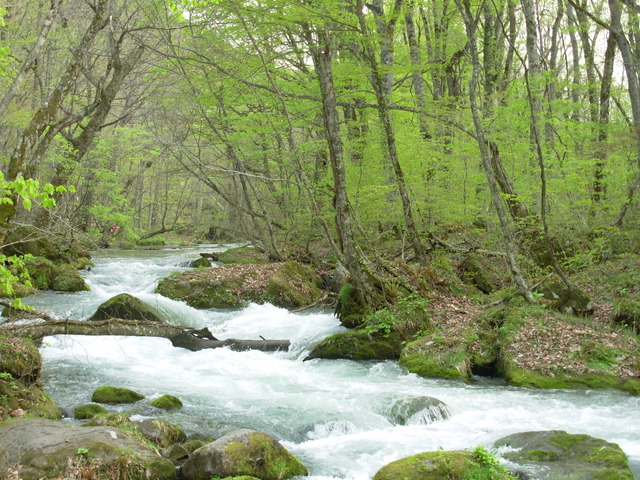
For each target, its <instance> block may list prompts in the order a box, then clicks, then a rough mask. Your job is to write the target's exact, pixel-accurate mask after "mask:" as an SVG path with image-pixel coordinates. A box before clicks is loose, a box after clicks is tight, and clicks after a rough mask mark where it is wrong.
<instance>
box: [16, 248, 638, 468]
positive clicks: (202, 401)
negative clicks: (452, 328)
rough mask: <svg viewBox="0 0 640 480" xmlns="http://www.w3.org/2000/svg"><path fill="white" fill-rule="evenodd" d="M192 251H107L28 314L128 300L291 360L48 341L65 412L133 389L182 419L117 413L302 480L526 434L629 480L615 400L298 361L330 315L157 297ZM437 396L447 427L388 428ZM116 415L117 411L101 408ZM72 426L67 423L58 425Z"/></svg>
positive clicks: (152, 345)
mask: <svg viewBox="0 0 640 480" xmlns="http://www.w3.org/2000/svg"><path fill="white" fill-rule="evenodd" d="M224 248H226V247H205V246H199V247H197V248H195V247H189V248H177V249H169V248H167V249H163V250H156V251H104V252H99V253H98V254H96V256H95V257H94V259H93V261H94V263H95V268H93V269H92V271H90V272H87V274H86V280H87V282H88V284H89V286H90V287H91V291H89V292H80V293H75V294H61V293H54V292H42V293H39V294H38V295H36V296H33V297H30V298H28V299H26V300H25V303H29V304H31V305H34V306H36V307H37V308H40V309H44V310H46V311H49V312H51V313H52V314H53V315H55V316H57V317H60V318H73V319H85V318H87V317H88V316H90V315H91V314H92V313H93V312H94V311H95V309H96V308H97V307H98V305H100V304H101V303H102V302H104V301H106V300H107V299H109V298H111V297H112V296H114V295H116V294H118V293H123V292H126V293H130V294H132V295H135V296H137V297H138V298H140V299H141V300H143V301H144V302H146V303H147V304H149V305H151V306H153V307H154V308H155V309H156V310H157V312H158V313H159V314H160V315H161V316H162V317H163V318H164V319H165V320H166V321H169V322H172V323H175V324H179V325H185V326H191V327H198V328H201V327H204V326H207V327H209V329H210V330H211V331H212V332H213V334H214V335H215V336H217V337H218V338H221V339H223V338H229V337H234V338H247V339H258V338H259V336H263V337H265V338H272V339H290V340H291V342H292V346H291V349H290V350H289V351H288V352H277V353H264V352H258V351H249V352H233V351H230V350H228V349H226V348H225V349H215V350H204V351H199V352H191V351H187V350H184V349H180V348H174V347H173V346H172V345H171V344H170V342H169V341H168V340H166V339H161V338H145V337H90V336H56V337H47V338H45V341H44V344H43V347H42V349H41V351H42V354H43V357H44V384H45V387H46V390H47V391H48V392H49V394H50V395H51V396H52V397H53V399H54V400H55V401H56V402H57V403H58V404H59V405H60V406H61V408H63V410H65V411H67V412H72V411H73V408H74V407H75V406H78V405H81V404H84V403H89V402H90V399H91V393H92V392H93V390H94V389H95V388H96V387H98V386H100V385H115V386H123V387H128V388H132V389H134V390H136V391H138V392H140V393H142V394H144V395H146V396H147V400H149V399H152V398H154V397H157V396H160V395H163V394H165V393H169V394H172V395H175V396H177V397H179V398H180V399H181V400H182V401H183V403H184V407H183V408H182V409H180V410H178V411H176V412H171V413H166V412H164V411H161V410H157V409H155V408H153V407H150V406H148V405H147V403H145V401H142V402H139V404H136V405H135V406H133V407H132V406H130V405H129V406H122V407H117V408H120V409H122V410H126V411H127V412H128V413H129V414H132V415H133V417H134V418H147V417H160V418H164V419H166V420H168V421H170V422H172V423H177V424H178V425H180V426H181V427H182V428H183V429H184V430H185V431H186V432H187V433H196V432H197V433H205V434H208V435H211V436H214V437H216V436H219V435H221V434H223V433H225V432H228V431H230V430H234V429H237V428H251V429H255V430H260V431H264V432H266V433H269V434H271V435H273V436H275V437H276V438H278V439H279V440H280V441H281V442H282V443H283V445H284V446H285V447H286V448H287V449H289V450H290V451H291V452H292V453H293V454H295V455H296V456H297V457H298V458H299V459H300V460H301V461H302V462H303V463H304V464H305V465H306V466H307V467H308V468H309V471H310V477H307V478H310V479H311V480H328V479H344V480H368V479H370V478H371V477H372V476H373V475H374V474H375V472H376V471H377V470H378V469H379V468H380V467H382V466H383V465H385V464H387V463H389V462H391V461H393V460H396V459H398V458H402V457H405V456H408V455H412V454H415V453H418V452H422V451H428V450H437V449H439V448H443V449H445V450H452V449H463V448H473V447H475V446H478V445H483V446H485V447H491V445H492V443H493V442H494V441H495V440H497V439H498V438H501V437H503V436H505V435H509V434H511V433H516V432H524V431H532V430H552V429H559V430H566V431H568V432H570V433H587V434H589V435H593V436H595V437H599V438H604V439H606V440H608V441H611V442H615V443H618V444H619V445H620V446H621V447H622V449H623V450H624V451H625V453H626V454H627V455H628V456H629V459H630V461H631V464H632V468H633V470H634V473H635V475H636V477H637V478H640V415H639V413H640V398H638V397H632V396H629V395H626V394H623V393H617V392H602V391H557V390H556V391H540V390H527V389H519V388H513V387H508V386H505V385H502V384H501V383H499V382H497V381H495V380H489V379H478V381H477V382H476V383H474V384H472V385H465V384H462V383H459V382H453V381H444V380H428V379H423V378H420V377H418V376H416V375H413V374H408V373H407V372H406V371H405V370H403V369H402V368H400V367H399V366H398V365H397V364H396V363H395V362H391V361H388V362H355V361H347V360H312V361H308V362H303V359H304V357H305V355H306V353H308V351H309V350H310V349H311V347H312V346H313V345H314V344H315V343H316V342H317V341H319V340H320V339H322V338H323V337H325V336H327V335H330V334H333V333H336V332H340V331H343V330H344V329H343V328H342V327H341V326H340V324H339V322H338V320H337V319H336V318H335V317H334V316H333V314H332V312H329V311H307V312H302V313H297V314H294V313H290V312H288V311H287V310H284V309H280V308H276V307H274V306H272V305H255V304H251V305H248V306H247V307H246V308H243V309H239V310H196V309H193V308H190V307H188V306H187V305H185V304H184V303H181V302H175V301H172V300H169V299H167V298H164V297H162V296H160V295H157V294H155V293H153V292H154V289H155V286H156V284H157V281H158V279H160V278H162V277H165V276H167V275H169V274H170V273H172V272H175V271H180V270H185V267H182V266H180V265H182V264H184V262H187V261H189V260H195V259H196V258H198V257H199V255H198V253H199V252H201V251H208V252H211V251H221V250H223V249H224ZM425 396H427V397H434V398H437V399H439V400H441V401H443V402H445V403H446V405H447V407H448V410H449V412H450V417H449V418H448V419H443V420H437V421H427V418H426V416H425V415H415V416H413V417H411V418H409V419H408V420H407V422H406V424H405V425H396V424H395V423H397V422H395V421H394V420H393V412H392V409H393V407H394V405H396V404H397V402H401V401H406V400H410V399H413V398H417V397H425ZM110 409H111V410H114V408H110ZM69 421H71V420H69Z"/></svg>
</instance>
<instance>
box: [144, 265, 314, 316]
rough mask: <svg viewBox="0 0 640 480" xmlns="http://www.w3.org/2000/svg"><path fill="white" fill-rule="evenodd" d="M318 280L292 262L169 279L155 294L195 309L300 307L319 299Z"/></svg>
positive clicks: (233, 267) (199, 272) (191, 273)
mask: <svg viewBox="0 0 640 480" xmlns="http://www.w3.org/2000/svg"><path fill="white" fill-rule="evenodd" d="M319 284H320V280H319V279H318V278H317V276H316V275H315V274H314V273H313V271H312V270H311V269H310V268H308V267H303V266H302V265H300V264H297V263H296V262H285V263H270V264H265V265H223V266H221V267H218V268H207V269H197V270H190V271H188V272H183V273H178V274H174V275H170V276H168V277H166V278H164V279H162V280H161V281H160V282H159V283H158V287H157V289H156V291H157V293H159V294H161V295H164V296H165V297H167V298H171V299H172V300H181V301H184V302H186V303H187V304H189V305H190V306H192V307H195V308H234V307H241V306H243V305H245V304H246V303H247V302H256V303H265V302H270V303H273V304H274V305H276V306H280V307H301V306H305V305H309V304H312V303H314V302H316V301H318V300H319V299H321V298H322V291H321V290H320V289H319V288H318V285H319Z"/></svg>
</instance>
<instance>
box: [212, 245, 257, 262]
mask: <svg viewBox="0 0 640 480" xmlns="http://www.w3.org/2000/svg"><path fill="white" fill-rule="evenodd" d="M218 261H220V262H222V263H240V264H249V263H251V264H257V265H261V264H265V263H267V256H266V255H265V254H264V253H262V252H259V251H258V250H256V249H255V248H254V247H236V248H230V249H229V250H225V251H224V252H220V253H218Z"/></svg>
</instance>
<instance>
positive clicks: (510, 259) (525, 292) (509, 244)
mask: <svg viewBox="0 0 640 480" xmlns="http://www.w3.org/2000/svg"><path fill="white" fill-rule="evenodd" d="M456 5H457V6H458V9H459V11H460V14H461V15H462V18H463V20H464V25H465V30H466V32H467V37H468V38H469V51H470V53H471V63H472V67H473V70H472V74H471V80H470V82H469V103H470V107H471V114H472V116H473V124H474V126H475V130H476V138H477V141H478V147H479V148H480V156H481V159H482V166H483V168H484V172H485V175H486V177H487V182H488V183H489V188H490V190H491V199H492V201H493V205H494V207H495V209H496V212H497V214H498V219H499V221H500V228H501V230H502V237H503V240H504V245H505V253H506V259H507V264H508V266H509V272H510V273H511V278H512V279H513V282H514V283H515V284H516V287H517V289H518V293H519V294H520V295H522V296H523V297H524V298H525V299H527V301H529V302H532V303H534V302H535V301H536V300H535V297H534V296H533V294H532V293H531V292H530V291H529V288H528V287H527V283H526V280H525V278H524V276H523V275H522V273H521V271H520V267H519V265H518V261H517V259H516V247H515V242H514V240H513V234H512V233H511V228H510V225H509V218H508V216H507V214H506V212H505V211H504V205H503V203H502V197H501V195H500V190H499V188H498V184H497V182H496V179H495V176H494V171H493V168H492V165H491V154H490V152H489V151H488V149H487V142H486V140H485V135H484V127H483V125H482V121H481V119H480V111H479V109H478V104H477V98H476V89H477V84H478V77H479V73H480V58H479V55H478V49H477V46H476V28H477V26H476V23H475V21H474V20H473V17H472V15H471V6H470V5H469V0H456Z"/></svg>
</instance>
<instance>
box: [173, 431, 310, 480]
mask: <svg viewBox="0 0 640 480" xmlns="http://www.w3.org/2000/svg"><path fill="white" fill-rule="evenodd" d="M307 474H308V472H307V469H306V467H305V466H304V465H303V464H302V463H301V462H300V461H299V460H298V459H297V458H296V457H294V456H293V455H292V454H291V453H289V452H288V451H287V450H286V449H285V448H284V447H283V446H282V445H281V444H280V443H279V442H278V441H277V440H275V439H274V438H272V437H270V436H269V435H267V434H265V433H260V432H256V431H253V430H237V431H235V432H232V433H230V434H228V435H225V436H224V437H222V438H219V439H218V440H216V441H215V442H212V443H209V444H207V445H205V446H203V447H201V448H199V449H198V450H196V451H195V452H193V454H191V456H190V457H189V459H188V460H187V461H186V462H185V464H184V465H183V466H182V478H183V479H184V480H209V479H210V478H212V477H216V478H217V477H219V478H224V477H235V476H241V475H248V476H254V477H257V478H260V479H261V480H283V479H286V478H291V477H295V476H297V475H307Z"/></svg>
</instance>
